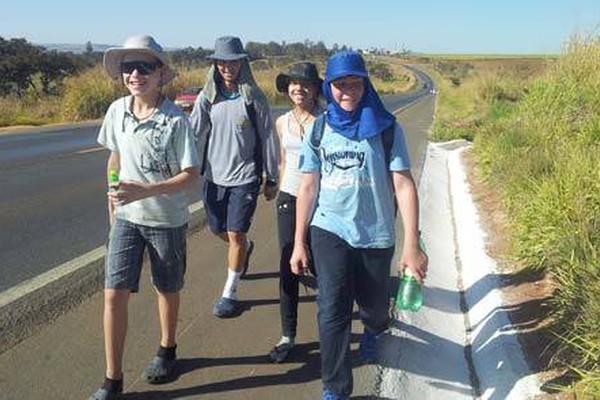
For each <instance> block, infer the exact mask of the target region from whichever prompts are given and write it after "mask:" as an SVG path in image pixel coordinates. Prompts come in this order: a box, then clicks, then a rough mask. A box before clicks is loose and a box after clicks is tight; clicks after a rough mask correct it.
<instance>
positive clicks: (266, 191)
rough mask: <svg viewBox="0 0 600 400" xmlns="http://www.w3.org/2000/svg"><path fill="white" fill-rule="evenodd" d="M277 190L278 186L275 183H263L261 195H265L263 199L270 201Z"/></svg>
mask: <svg viewBox="0 0 600 400" xmlns="http://www.w3.org/2000/svg"><path fill="white" fill-rule="evenodd" d="M277 190H278V187H277V185H273V186H271V185H267V184H265V185H264V186H263V195H264V196H265V200H267V201H271V200H273V199H274V198H275V196H276V195H277Z"/></svg>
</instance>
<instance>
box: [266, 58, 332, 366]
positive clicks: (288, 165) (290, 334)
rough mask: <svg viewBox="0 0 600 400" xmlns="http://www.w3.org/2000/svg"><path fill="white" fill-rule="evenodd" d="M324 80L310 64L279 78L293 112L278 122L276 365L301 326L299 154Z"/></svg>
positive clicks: (296, 65)
mask: <svg viewBox="0 0 600 400" xmlns="http://www.w3.org/2000/svg"><path fill="white" fill-rule="evenodd" d="M322 82H323V80H322V79H321V78H320V77H319V73H318V71H317V67H316V66H315V65H314V64H312V63H309V62H299V63H294V64H291V65H289V66H288V67H287V70H286V72H285V73H281V74H279V75H278V76H277V79H276V86H277V90H278V91H279V92H281V93H287V95H288V97H289V98H290V101H291V102H292V109H291V110H290V111H288V112H287V113H285V114H284V115H282V116H280V117H279V118H278V119H277V121H276V122H275V127H276V130H277V134H278V136H279V143H280V147H281V165H280V168H279V171H280V174H281V179H280V189H279V196H278V197H277V227H278V233H279V248H280V260H279V271H280V272H279V298H280V302H279V310H280V314H281V331H282V336H281V339H280V340H279V343H277V345H276V346H275V347H274V348H273V349H272V350H271V352H270V353H269V356H270V358H271V360H272V361H273V362H276V363H280V362H283V361H284V360H285V358H286V357H287V355H288V353H289V352H290V350H291V349H292V348H293V347H294V340H295V337H296V325H297V323H298V289H299V277H298V275H295V274H293V273H292V271H291V269H290V257H291V255H292V250H293V249H294V231H295V229H296V223H295V218H296V196H297V195H298V186H299V185H300V176H301V173H300V171H298V155H299V152H300V148H301V147H302V139H303V138H304V134H305V132H309V130H310V129H312V124H313V122H314V120H315V117H316V116H317V115H318V114H320V113H321V112H322V108H321V107H319V104H318V101H317V100H318V98H319V93H320V91H321V83H322Z"/></svg>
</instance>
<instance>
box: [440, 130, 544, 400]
mask: <svg viewBox="0 0 600 400" xmlns="http://www.w3.org/2000/svg"><path fill="white" fill-rule="evenodd" d="M440 147H443V148H445V149H446V150H448V151H449V153H448V170H449V176H450V192H451V197H452V208H453V215H454V218H455V228H456V243H457V247H458V248H457V251H458V256H459V259H460V264H461V265H460V269H461V279H462V288H461V289H462V292H463V293H464V301H465V303H466V306H467V312H466V314H467V322H468V326H467V329H468V332H467V341H468V345H470V353H471V360H472V363H473V369H474V371H475V373H476V374H477V378H478V379H477V384H478V386H479V387H478V388H476V391H477V395H478V398H480V399H492V400H496V399H530V398H533V397H535V396H537V395H539V394H540V393H541V391H540V389H539V388H540V382H539V379H538V377H537V375H536V374H534V373H533V372H532V371H531V370H530V368H529V366H528V365H527V362H526V360H525V356H524V354H523V351H522V349H521V345H520V343H519V340H518V337H517V336H518V334H519V332H518V330H517V329H515V328H514V327H513V324H512V322H511V321H510V319H509V317H508V314H507V311H506V310H507V309H510V306H508V305H507V304H505V303H504V300H503V298H502V293H501V290H500V287H501V285H500V280H499V278H498V273H499V271H498V268H497V265H496V262H495V260H493V259H492V258H491V257H490V256H489V255H488V253H487V250H486V236H487V235H486V233H485V232H484V231H483V228H482V227H481V223H480V218H479V211H478V210H477V206H476V205H475V203H474V202H473V199H472V195H471V191H470V188H469V184H468V182H467V177H466V173H465V169H464V167H463V163H462V158H461V154H462V152H463V151H464V150H465V149H466V147H467V143H466V142H465V141H454V142H450V143H447V144H443V145H440Z"/></svg>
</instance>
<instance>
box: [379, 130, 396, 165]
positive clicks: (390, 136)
mask: <svg viewBox="0 0 600 400" xmlns="http://www.w3.org/2000/svg"><path fill="white" fill-rule="evenodd" d="M395 129H396V123H395V122H394V123H393V124H391V125H390V126H388V127H387V128H385V129H384V130H383V132H382V133H381V144H383V154H384V157H385V166H386V168H389V167H390V162H391V161H392V147H394V131H395Z"/></svg>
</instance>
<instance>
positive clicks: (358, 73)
mask: <svg viewBox="0 0 600 400" xmlns="http://www.w3.org/2000/svg"><path fill="white" fill-rule="evenodd" d="M347 76H360V77H362V78H368V77H369V74H367V73H366V72H364V71H359V70H344V71H338V72H336V73H335V74H331V76H327V77H325V79H326V81H327V83H331V82H333V81H336V80H338V79H342V78H345V77H347Z"/></svg>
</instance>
